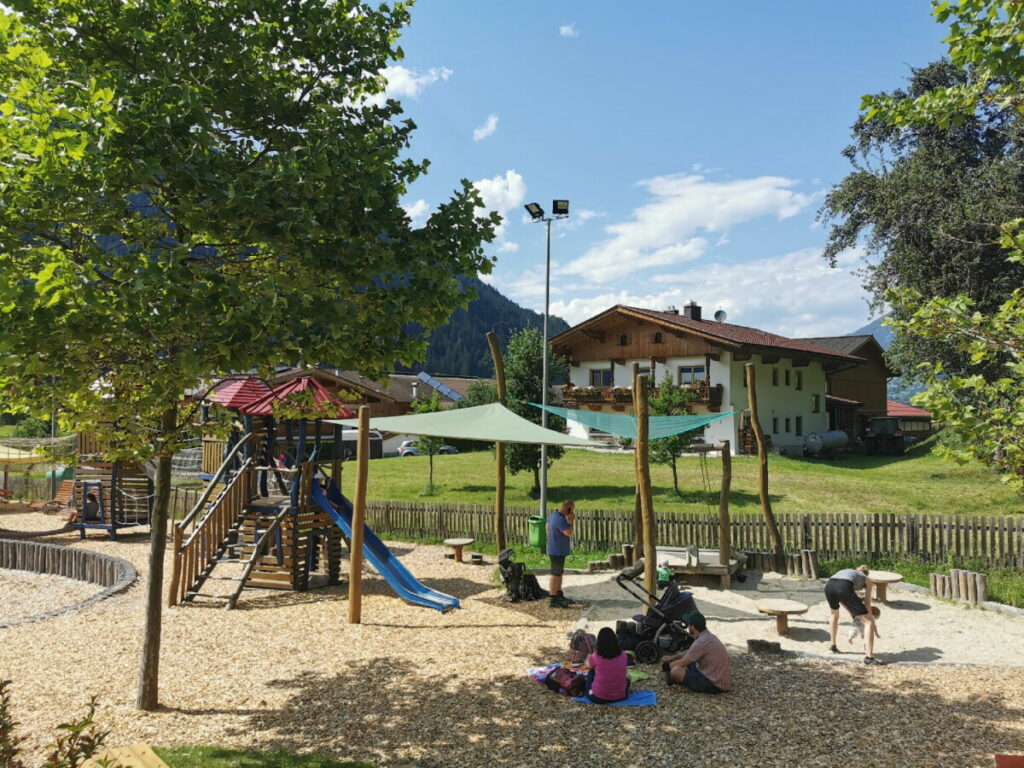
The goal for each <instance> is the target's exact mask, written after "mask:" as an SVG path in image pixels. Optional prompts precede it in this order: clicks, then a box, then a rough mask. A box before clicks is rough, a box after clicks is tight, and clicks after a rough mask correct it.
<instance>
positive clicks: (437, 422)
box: [324, 403, 603, 448]
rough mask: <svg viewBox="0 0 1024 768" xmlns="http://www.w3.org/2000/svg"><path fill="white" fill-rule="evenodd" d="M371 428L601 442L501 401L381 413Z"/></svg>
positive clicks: (503, 439) (486, 438) (494, 439)
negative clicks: (549, 424)
mask: <svg viewBox="0 0 1024 768" xmlns="http://www.w3.org/2000/svg"><path fill="white" fill-rule="evenodd" d="M324 421H326V422H327V423H329V424H341V425H342V426H343V427H358V426H359V419H324ZM370 428H371V429H378V430H381V431H384V432H397V433H399V434H405V435H424V436H427V437H453V438H459V439H461V440H481V441H483V442H488V443H529V444H533V445H569V446H572V445H575V446H581V447H590V448H596V447H603V446H602V444H601V443H595V442H592V441H590V440H584V439H582V438H579V437H572V436H570V435H565V434H562V433H561V432H555V431H554V430H551V429H545V428H544V427H541V426H539V425H537V424H534V423H533V422H532V421H527V420H526V419H524V418H522V417H521V416H516V415H515V414H514V413H512V411H510V410H509V409H508V408H506V407H505V406H503V405H501V404H500V403H490V404H488V405H478V406H475V407H473V408H453V409H452V410H448V411H436V412H434V413H411V414H408V415H406V416H380V417H378V418H375V419H370Z"/></svg>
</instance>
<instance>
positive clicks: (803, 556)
mask: <svg viewBox="0 0 1024 768" xmlns="http://www.w3.org/2000/svg"><path fill="white" fill-rule="evenodd" d="M800 575H801V576H803V577H804V578H805V579H809V578H811V550H809V549H801V550H800Z"/></svg>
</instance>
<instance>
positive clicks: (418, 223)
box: [402, 198, 430, 227]
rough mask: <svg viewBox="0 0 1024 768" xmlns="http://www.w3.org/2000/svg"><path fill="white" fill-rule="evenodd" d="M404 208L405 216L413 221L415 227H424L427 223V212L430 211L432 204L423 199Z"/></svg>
mask: <svg viewBox="0 0 1024 768" xmlns="http://www.w3.org/2000/svg"><path fill="white" fill-rule="evenodd" d="M402 208H403V209H404V210H405V215H406V216H408V217H409V219H410V220H411V221H412V225H413V227H422V226H423V225H424V224H426V223H427V212H428V211H429V210H430V204H429V203H427V201H426V200H423V199H422V198H421V199H419V200H417V201H416V202H414V203H410V204H409V205H403V206H402Z"/></svg>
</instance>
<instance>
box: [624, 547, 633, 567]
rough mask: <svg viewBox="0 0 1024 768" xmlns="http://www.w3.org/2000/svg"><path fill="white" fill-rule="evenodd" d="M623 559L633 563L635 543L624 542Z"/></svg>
mask: <svg viewBox="0 0 1024 768" xmlns="http://www.w3.org/2000/svg"><path fill="white" fill-rule="evenodd" d="M622 560H623V562H624V563H625V564H626V565H627V566H630V565H632V564H633V545H632V544H623V545H622Z"/></svg>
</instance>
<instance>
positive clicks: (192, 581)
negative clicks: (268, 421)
mask: <svg viewBox="0 0 1024 768" xmlns="http://www.w3.org/2000/svg"><path fill="white" fill-rule="evenodd" d="M250 441H251V442H252V443H253V444H254V445H255V440H254V438H253V436H252V435H246V436H245V437H244V438H242V439H241V440H239V441H238V444H237V445H235V447H234V448H233V449H232V450H231V452H230V453H229V454H228V455H227V456H226V457H225V459H224V462H223V463H222V464H221V466H220V469H218V470H217V473H216V474H215V475H214V476H213V479H212V480H211V481H210V483H209V484H208V485H207V486H206V488H205V489H204V491H203V493H202V494H201V495H200V496H199V499H198V501H197V502H196V504H195V506H194V507H193V508H192V510H191V511H190V512H189V513H188V514H187V515H186V516H185V517H184V518H183V519H182V520H181V521H179V522H177V523H175V525H174V528H173V530H172V534H173V541H172V556H173V570H172V572H171V586H170V589H169V591H168V596H167V603H168V605H172V606H173V605H177V604H178V603H179V602H181V601H183V600H185V598H186V596H187V595H188V592H189V591H190V590H193V589H197V588H198V585H197V582H201V581H202V580H203V578H204V576H203V574H205V573H209V569H210V566H211V565H212V564H213V562H214V558H215V556H217V555H219V552H220V550H221V549H222V546H223V543H224V539H225V537H226V536H227V533H228V530H229V529H230V528H231V527H232V526H233V525H234V524H235V522H236V521H237V520H238V518H239V516H240V515H241V514H242V512H243V511H244V510H245V508H246V505H248V503H249V502H250V501H251V500H252V498H253V496H255V494H256V480H257V473H256V460H255V458H252V457H250V458H248V459H246V460H245V461H244V462H242V466H241V467H240V468H239V469H238V470H237V471H235V472H234V473H231V474H229V472H230V470H231V468H232V467H234V466H235V465H236V464H237V459H238V457H239V455H240V454H241V453H242V451H243V450H244V448H245V446H246V445H247V444H248V443H249V442H250ZM215 490H217V491H218V493H217V496H216V497H215V498H214V499H213V501H210V496H212V495H213V493H214V491H215Z"/></svg>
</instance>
